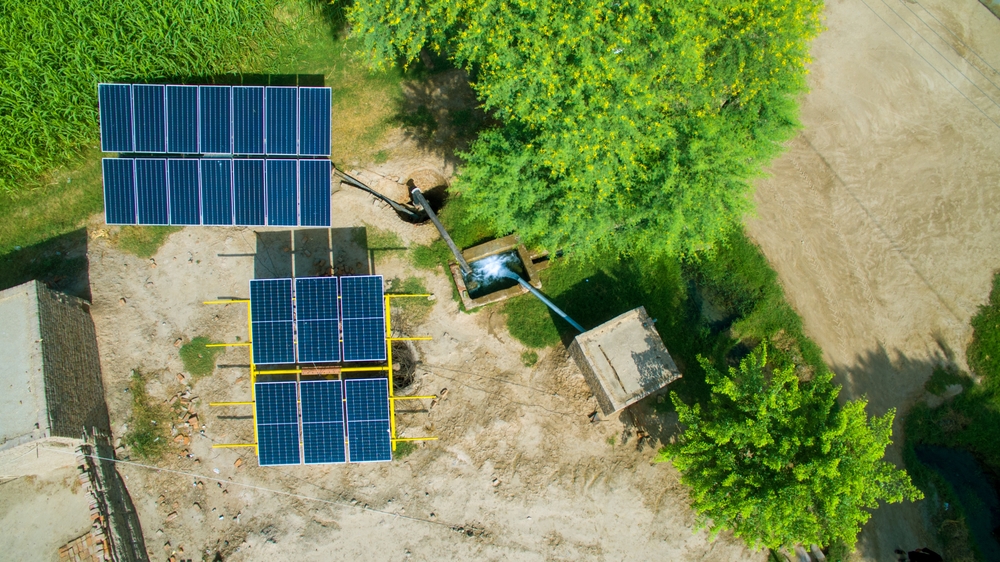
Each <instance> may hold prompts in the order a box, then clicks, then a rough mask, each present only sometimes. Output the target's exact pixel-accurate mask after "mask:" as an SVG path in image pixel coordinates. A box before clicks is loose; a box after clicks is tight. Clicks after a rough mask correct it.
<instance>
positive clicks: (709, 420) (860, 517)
mask: <svg viewBox="0 0 1000 562" xmlns="http://www.w3.org/2000/svg"><path fill="white" fill-rule="evenodd" d="M766 346H767V344H766V343H764V344H761V346H760V347H758V348H757V349H756V350H755V351H754V352H753V353H751V354H750V355H749V356H748V357H746V358H745V359H743V361H741V362H740V367H739V369H736V368H732V367H730V369H729V373H728V375H725V374H722V373H720V372H719V371H717V370H716V369H715V368H714V367H713V366H712V365H711V364H710V363H709V362H708V361H706V360H704V359H702V360H701V363H702V367H704V369H705V372H706V380H707V382H708V384H709V385H710V387H711V389H712V395H711V398H710V401H709V403H708V404H706V405H705V406H704V407H702V406H700V405H697V404H695V405H690V406H689V405H687V404H684V403H683V402H682V401H681V400H680V399H679V398H678V397H677V395H676V394H674V395H673V401H674V404H675V405H676V407H677V411H678V413H679V415H680V422H681V423H682V424H683V425H684V426H685V429H684V432H683V434H682V435H681V438H680V439H679V440H678V441H677V442H676V443H675V444H671V445H668V446H666V447H665V448H664V449H663V451H661V454H660V457H659V459H658V460H670V461H672V462H673V464H674V466H676V467H677V468H678V470H680V471H681V474H682V478H681V480H682V481H683V482H684V483H685V484H687V485H688V486H690V488H691V490H690V494H691V498H692V501H693V507H694V509H695V510H696V511H697V512H698V514H699V519H700V524H702V525H704V526H707V527H709V528H710V530H711V532H712V533H713V534H716V533H718V532H719V531H722V530H731V531H732V532H733V534H735V535H736V536H738V537H741V538H743V539H744V540H745V541H746V542H747V543H748V544H750V545H753V546H755V547H756V546H765V547H768V548H772V549H775V548H779V547H781V546H789V545H795V544H799V543H802V544H806V545H808V544H819V545H830V544H833V543H834V542H836V541H838V540H839V541H843V542H844V543H845V544H846V545H847V546H848V547H850V548H853V547H854V544H855V542H856V539H857V534H858V531H859V530H860V528H861V525H862V524H864V522H865V521H867V520H868V519H869V517H871V513H870V512H869V511H868V510H871V509H874V508H876V507H877V506H878V502H879V501H885V502H889V503H896V502H900V501H902V500H903V499H909V500H915V499H920V498H922V497H923V496H922V494H921V493H920V491H919V490H917V489H916V488H915V487H914V486H913V484H912V483H911V482H910V478H909V476H908V475H907V474H906V472H904V471H902V470H897V469H896V468H895V467H894V466H893V465H892V464H891V463H889V462H887V461H885V460H883V456H884V455H885V449H886V447H887V446H888V445H889V443H890V441H891V438H892V420H893V417H894V415H895V411H894V410H890V411H889V412H887V413H886V414H885V415H883V416H876V417H872V418H870V419H869V418H868V416H867V414H866V413H865V405H866V402H865V400H854V401H851V402H848V403H847V404H846V405H844V406H843V407H842V408H841V407H838V406H837V394H838V393H839V392H840V387H838V386H835V385H833V384H832V383H831V375H830V374H829V373H828V372H824V373H820V374H817V375H816V377H815V378H814V379H813V380H811V381H809V382H805V383H800V381H799V379H798V377H797V376H796V373H795V365H793V364H788V365H785V366H778V367H773V368H772V367H771V366H769V365H768V356H767V347H766Z"/></svg>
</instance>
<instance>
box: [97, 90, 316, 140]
mask: <svg viewBox="0 0 1000 562" xmlns="http://www.w3.org/2000/svg"><path fill="white" fill-rule="evenodd" d="M97 92H98V99H99V102H100V119H101V150H103V151H104V152H149V153H171V154H240V155H263V154H269V155H278V156H295V155H301V156H329V155H330V104H331V99H332V98H331V90H330V88H305V87H303V88H299V87H287V86H266V87H265V86H180V85H162V84H99V85H98V87H97Z"/></svg>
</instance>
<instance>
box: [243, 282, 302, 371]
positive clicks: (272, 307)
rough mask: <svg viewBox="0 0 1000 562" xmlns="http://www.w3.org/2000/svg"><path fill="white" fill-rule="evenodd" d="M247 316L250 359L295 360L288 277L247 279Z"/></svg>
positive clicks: (270, 361) (290, 291)
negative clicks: (248, 294)
mask: <svg viewBox="0 0 1000 562" xmlns="http://www.w3.org/2000/svg"><path fill="white" fill-rule="evenodd" d="M250 320H251V329H252V330H253V334H252V335H251V339H252V342H253V346H252V349H253V362H254V363H256V364H260V365H266V364H280V363H294V362H295V344H294V341H293V333H292V280H291V279H251V280H250Z"/></svg>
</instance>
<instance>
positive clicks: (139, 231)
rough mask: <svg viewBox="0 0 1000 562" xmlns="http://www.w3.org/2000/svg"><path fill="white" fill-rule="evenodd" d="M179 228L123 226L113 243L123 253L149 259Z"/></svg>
mask: <svg viewBox="0 0 1000 562" xmlns="http://www.w3.org/2000/svg"><path fill="white" fill-rule="evenodd" d="M180 229H181V227H179V226H123V227H121V230H119V231H118V234H117V235H116V236H115V237H114V243H115V245H117V246H118V249H120V250H121V251H123V252H128V253H130V254H133V255H136V256H139V257H140V258H149V257H152V256H153V255H155V254H156V252H157V251H158V250H159V249H160V246H162V245H163V243H164V242H166V241H167V237H168V236H170V235H171V234H173V233H175V232H178V231H179V230H180Z"/></svg>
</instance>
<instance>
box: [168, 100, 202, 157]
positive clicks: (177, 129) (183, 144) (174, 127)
mask: <svg viewBox="0 0 1000 562" xmlns="http://www.w3.org/2000/svg"><path fill="white" fill-rule="evenodd" d="M167 152H173V153H177V154H197V153H198V86H167Z"/></svg>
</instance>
